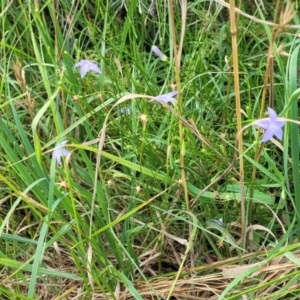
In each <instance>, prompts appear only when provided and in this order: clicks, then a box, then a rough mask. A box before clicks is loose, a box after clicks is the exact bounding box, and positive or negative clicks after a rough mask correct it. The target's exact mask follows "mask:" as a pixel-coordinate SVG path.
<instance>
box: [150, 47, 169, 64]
mask: <svg viewBox="0 0 300 300" xmlns="http://www.w3.org/2000/svg"><path fill="white" fill-rule="evenodd" d="M151 51H152V52H153V53H154V54H155V55H156V56H157V57H158V58H160V59H161V60H162V61H166V60H167V59H168V58H167V56H166V55H165V54H163V53H162V52H161V51H160V49H159V48H158V47H157V46H155V45H153V46H152V47H151Z"/></svg>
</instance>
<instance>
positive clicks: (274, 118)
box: [268, 107, 277, 122]
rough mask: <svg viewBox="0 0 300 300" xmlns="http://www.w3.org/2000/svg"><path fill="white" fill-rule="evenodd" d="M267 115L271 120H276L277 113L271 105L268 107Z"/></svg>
mask: <svg viewBox="0 0 300 300" xmlns="http://www.w3.org/2000/svg"><path fill="white" fill-rule="evenodd" d="M268 112H269V117H270V120H271V122H275V121H276V120H277V113H276V111H275V110H274V109H272V108H271V107H268Z"/></svg>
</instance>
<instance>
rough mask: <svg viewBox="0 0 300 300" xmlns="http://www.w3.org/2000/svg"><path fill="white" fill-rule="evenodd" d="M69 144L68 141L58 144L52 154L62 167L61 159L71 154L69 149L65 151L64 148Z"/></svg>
mask: <svg viewBox="0 0 300 300" xmlns="http://www.w3.org/2000/svg"><path fill="white" fill-rule="evenodd" d="M67 142H68V140H66V141H62V142H60V143H59V144H57V145H56V146H55V148H54V150H53V153H52V158H54V159H55V160H56V162H57V163H58V164H59V165H60V166H61V158H62V157H63V156H67V155H69V154H70V153H71V152H70V151H68V150H67V149H64V146H65V144H66V143H67Z"/></svg>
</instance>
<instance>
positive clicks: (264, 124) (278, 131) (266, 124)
mask: <svg viewBox="0 0 300 300" xmlns="http://www.w3.org/2000/svg"><path fill="white" fill-rule="evenodd" d="M268 112H269V118H267V119H265V120H258V121H257V122H255V124H256V125H258V126H259V127H261V128H263V129H264V130H265V133H264V135H263V137H262V139H261V142H267V141H269V140H270V139H271V138H272V137H273V135H275V136H276V137H277V138H278V139H279V140H282V135H283V133H282V127H283V126H284V124H285V121H284V120H278V118H277V113H276V112H275V110H273V109H272V108H270V107H268Z"/></svg>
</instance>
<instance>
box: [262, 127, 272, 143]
mask: <svg viewBox="0 0 300 300" xmlns="http://www.w3.org/2000/svg"><path fill="white" fill-rule="evenodd" d="M272 136H273V131H272V130H271V129H267V130H266V132H265V133H264V135H263V137H262V139H261V142H262V143H265V142H267V141H269V140H270V139H271V138H272Z"/></svg>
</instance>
